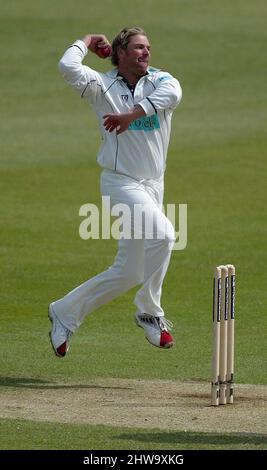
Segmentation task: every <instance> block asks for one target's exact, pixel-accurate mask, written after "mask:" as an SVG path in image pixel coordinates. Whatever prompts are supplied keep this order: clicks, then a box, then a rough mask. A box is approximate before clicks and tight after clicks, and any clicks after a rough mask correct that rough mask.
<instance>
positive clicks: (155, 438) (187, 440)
mask: <svg viewBox="0 0 267 470" xmlns="http://www.w3.org/2000/svg"><path fill="white" fill-rule="evenodd" d="M118 437H119V438H120V439H123V440H126V441H129V440H133V441H140V442H142V443H143V444H144V443H147V444H148V445H151V443H152V442H153V443H155V446H156V445H157V444H165V445H166V447H164V448H165V449H173V444H175V445H176V446H178V447H179V446H180V447H181V448H182V446H183V444H191V445H192V444H195V445H196V448H197V449H199V448H200V446H201V444H202V445H205V444H207V445H209V444H213V445H219V446H223V447H225V448H226V449H227V448H229V447H232V446H234V445H235V444H236V445H240V444H246V445H247V446H248V448H249V446H251V445H258V446H261V448H263V447H264V446H266V445H267V437H266V435H265V434H254V433H251V434H250V433H245V432H240V433H229V434H228V435H226V434H224V435H223V438H222V434H217V433H212V432H188V431H186V432H184V431H166V432H164V431H161V432H153V433H150V432H144V433H142V432H136V433H133V432H129V433H127V432H124V433H123V434H121V435H120V436H116V439H117V438H118ZM168 445H169V446H170V447H167V446H168Z"/></svg>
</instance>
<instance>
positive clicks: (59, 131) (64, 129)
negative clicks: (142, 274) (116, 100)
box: [0, 0, 267, 448]
mask: <svg viewBox="0 0 267 470" xmlns="http://www.w3.org/2000/svg"><path fill="white" fill-rule="evenodd" d="M2 3H3V4H1V16H2V22H1V30H0V35H1V57H2V64H3V65H2V68H1V70H2V73H1V76H0V85H1V91H2V93H1V110H2V113H1V114H2V119H1V130H0V133H1V135H0V152H1V153H0V158H1V162H0V164H1V224H2V229H1V233H0V252H1V260H2V263H1V265H2V269H1V271H2V276H1V278H2V279H1V306H0V309H1V339H2V341H1V344H0V355H1V358H2V359H1V376H2V382H3V385H4V384H5V378H10V377H11V378H12V377H13V378H16V377H29V378H30V377H31V378H40V377H44V378H45V380H53V381H55V380H60V381H68V380H69V379H71V380H72V381H74V380H77V381H79V380H81V379H85V380H86V378H88V379H90V378H93V377H129V378H139V377H140V378H164V379H174V380H175V379H177V380H184V379H190V378H194V379H196V378H198V379H201V380H209V379H210V361H211V304H212V271H213V267H214V266H216V265H217V264H221V263H228V262H231V263H233V264H235V266H236V269H237V305H236V380H237V381H238V382H240V383H255V384H257V383H266V373H265V370H266V346H265V345H266V300H267V296H266V289H265V285H266V262H267V260H266V252H267V250H266V217H265V200H266V189H265V188H266V183H265V180H266V140H267V139H266V132H265V125H266V124H265V123H266V117H267V116H266V114H267V113H266V95H267V92H266V85H265V74H264V73H263V70H264V67H266V54H265V49H264V46H265V42H266V28H265V23H264V15H265V14H266V9H267V8H266V2H264V1H261V0H254V2H250V1H249V0H242V1H241V0H236V1H235V2H233V1H230V0H226V1H225V2H223V3H221V2H220V1H219V0H214V1H213V2H210V1H208V0H198V1H193V0H191V1H183V0H181V1H180V0H168V1H167V2H164V3H162V2H161V1H159V0H147V1H146V2H143V1H141V0H136V2H135V3H134V6H129V5H128V4H126V3H125V2H124V1H122V0H118V1H117V2H116V9H114V8H113V4H114V2H112V1H109V0H103V1H102V2H101V4H98V3H95V2H90V3H89V4H88V2H87V1H85V0H77V1H76V2H72V1H67V0H65V1H64V8H62V1H59V0H54V1H53V2H52V3H51V4H50V2H49V3H48V2H47V1H44V0H41V1H39V2H35V1H33V0H26V1H24V2H20V1H19V0H14V1H12V2H5V3H4V2H2ZM127 24H139V25H141V26H143V27H144V29H145V30H147V32H148V33H149V36H150V40H151V43H152V54H153V61H152V62H153V65H155V66H160V67H161V68H162V69H167V70H169V71H170V72H171V73H173V74H174V75H175V76H176V77H177V78H178V79H179V80H180V81H181V85H182V88H183V101H182V103H181V106H180V107H179V108H178V109H177V111H176V112H175V115H174V119H173V130H172V139H171V144H170V151H169V159H168V167H167V171H166V178H165V185H166V196H165V202H166V203H174V202H175V203H186V204H188V245H187V248H186V249H185V250H184V251H176V252H174V253H173V256H172V261H171V265H170V268H169V271H168V274H167V276H166V281H165V284H164V292H163V306H164V308H165V310H166V316H167V317H168V318H170V319H171V320H172V321H173V322H174V323H175V330H174V334H175V337H176V347H175V348H174V349H173V350H170V351H158V350H154V349H153V348H151V347H150V346H149V345H148V344H147V343H146V342H145V341H144V340H143V337H142V334H141V333H140V331H139V330H138V329H136V328H135V326H134V324H133V319H132V313H133V311H134V306H133V303H132V301H133V297H134V293H135V290H132V291H130V292H129V293H127V294H125V295H124V296H122V297H121V298H120V299H117V300H115V301H113V302H111V303H110V304H108V305H107V306H105V307H103V308H101V309H99V310H98V311H97V312H95V313H94V314H93V315H92V316H90V317H89V318H88V319H87V320H86V322H85V323H84V324H83V325H82V327H81V328H80V330H79V331H78V332H77V335H76V336H75V337H74V339H73V343H72V349H71V354H70V355H69V357H68V358H66V361H65V362H64V361H63V362H58V361H57V360H56V358H54V357H53V355H52V354H51V351H50V346H49V343H48V339H47V331H48V328H49V325H48V321H47V317H46V315H47V304H48V303H49V302H51V301H52V300H54V299H56V298H59V297H60V296H62V295H64V294H65V293H66V292H68V291H69V290H70V289H71V288H73V287H74V286H76V285H79V284H80V283H81V282H83V281H84V280H86V279H88V278H89V277H91V276H93V275H95V274H97V273H98V272H100V271H102V270H104V269H106V267H107V266H109V265H110V264H111V263H112V260H113V257H114V255H115V252H116V243H115V242H114V241H112V240H111V241H109V242H107V241H102V240H90V241H83V240H81V239H80V238H79V233H78V228H79V223H80V222H81V218H80V217H79V207H80V206H81V205H82V204H84V203H85V202H91V203H95V204H100V196H99V187H98V180H99V175H100V168H99V167H98V166H97V164H96V162H95V157H96V152H97V149H98V147H99V144H100V139H99V136H98V129H97V124H96V121H95V118H94V115H93V113H92V111H91V110H88V108H87V105H86V104H84V103H81V101H80V100H79V97H78V96H77V95H76V94H75V92H74V91H72V90H71V89H70V88H68V86H67V85H65V84H64V82H63V81H62V79H61V78H60V76H59V73H58V71H57V61H58V60H59V58H60V56H61V55H62V53H63V52H64V50H65V49H66V47H68V45H69V44H70V43H71V42H72V41H74V40H75V39H76V38H77V37H81V36H82V35H83V34H84V33H86V32H92V31H93V32H105V33H106V34H107V36H108V37H110V38H112V37H113V36H114V35H115V34H116V33H117V31H118V30H119V29H120V28H121V27H123V26H124V25H127ZM86 61H87V62H88V63H89V62H90V64H91V65H92V66H93V67H97V68H98V69H100V70H107V68H108V67H109V66H108V64H107V62H105V61H99V60H98V59H97V58H95V57H88V58H87V59H86ZM122 357H123V361H122V360H121V358H122ZM144 357H145V359H146V360H145V361H144V360H143V358H144ZM148 364H149V367H148ZM6 425H12V423H9V424H8V422H6ZM33 426H34V425H33ZM36 426H39V427H40V428H41V427H42V426H43V425H37V424H36ZM69 429H70V430H71V426H70V427H69ZM70 432H71V431H70ZM72 432H73V433H75V429H74V428H73V431H72ZM101 432H102V431H101V429H100V430H99V434H101ZM103 432H104V430H103ZM109 432H110V433H111V434H112V433H113V432H115V431H114V430H110V429H109ZM118 433H119V431H118ZM115 434H116V433H115ZM51 436H52V435H51ZM22 442H24V441H22ZM29 442H31V440H29ZM110 442H111V441H110ZM112 442H113V441H112ZM117 442H118V441H116V439H115V440H114V447H116V445H118V444H117ZM149 442H150V441H149ZM149 442H148V441H147V442H146V445H147V446H148V445H150V444H149ZM151 442H153V439H151ZM164 442H165V441H164ZM226 442H227V441H226ZM165 444H166V445H170V443H169V442H168V443H166V442H165ZM165 444H164V443H163V445H165ZM16 445H17V446H19V441H18V436H17V435H14V439H13V442H12V436H10V438H9V439H8V440H7V441H6V442H5V441H3V447H9V448H14V447H15V446H16ZM21 445H24V446H25V448H28V447H29V446H30V444H29V443H28V444H27V443H26V442H25V443H24V444H21ZM49 445H50V444H49ZM75 445H76V444H75ZM80 445H81V444H80ZM125 445H126V444H125ZM129 445H130V444H129ZM151 445H152V446H153V445H154V444H153V443H152V444H151ZM51 446H52V447H53V438H52V437H51ZM77 446H79V444H78V441H77ZM211 446H212V442H211ZM104 447H105V445H104V444H103V448H104Z"/></svg>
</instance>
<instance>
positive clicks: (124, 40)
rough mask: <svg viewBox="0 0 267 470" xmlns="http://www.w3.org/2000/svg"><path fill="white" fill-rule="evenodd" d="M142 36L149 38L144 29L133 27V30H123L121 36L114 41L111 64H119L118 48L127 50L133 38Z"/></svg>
mask: <svg viewBox="0 0 267 470" xmlns="http://www.w3.org/2000/svg"><path fill="white" fill-rule="evenodd" d="M138 34H141V35H142V36H147V34H146V33H145V31H144V30H143V29H142V28H138V27H133V28H123V29H122V30H121V31H120V32H119V34H117V36H116V37H115V38H114V39H113V41H112V56H111V62H112V64H113V65H118V64H119V57H118V48H119V47H121V48H122V49H127V47H128V44H129V42H130V39H131V37H132V36H137V35H138Z"/></svg>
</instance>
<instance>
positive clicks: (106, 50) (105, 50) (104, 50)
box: [97, 46, 112, 59]
mask: <svg viewBox="0 0 267 470" xmlns="http://www.w3.org/2000/svg"><path fill="white" fill-rule="evenodd" d="M111 52H112V49H111V46H106V47H98V49H97V55H98V56H99V57H102V58H103V59H105V58H106V57H110V56H111Z"/></svg>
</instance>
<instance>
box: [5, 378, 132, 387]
mask: <svg viewBox="0 0 267 470" xmlns="http://www.w3.org/2000/svg"><path fill="white" fill-rule="evenodd" d="M0 387H14V388H32V389H39V390H56V389H73V390H75V389H81V388H87V389H90V388H99V389H102V388H103V389H115V390H131V389H132V387H119V386H118V387H117V386H116V385H97V384H56V383H51V382H49V381H48V380H42V379H35V378H32V377H0Z"/></svg>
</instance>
